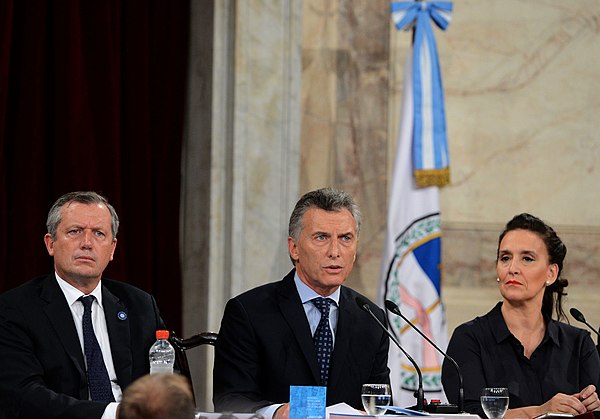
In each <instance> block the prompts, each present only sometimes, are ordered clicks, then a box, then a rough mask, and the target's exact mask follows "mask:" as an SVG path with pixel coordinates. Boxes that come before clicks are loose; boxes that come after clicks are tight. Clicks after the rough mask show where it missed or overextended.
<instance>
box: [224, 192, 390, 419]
mask: <svg viewBox="0 0 600 419" xmlns="http://www.w3.org/2000/svg"><path fill="white" fill-rule="evenodd" d="M360 222H361V217H360V212H359V209H358V206H357V205H356V203H355V202H354V200H353V198H352V197H351V196H350V195H348V194H347V193H345V192H341V191H337V190H334V189H329V188H325V189H319V190H316V191H313V192H309V193H307V194H305V195H304V196H303V197H302V198H300V200H299V201H298V203H297V204H296V206H295V208H294V210H293V212H292V215H291V217H290V223H289V237H288V251H289V255H290V258H291V260H292V263H293V264H294V269H293V270H292V271H291V272H290V273H289V274H288V275H287V276H286V277H285V278H283V280H281V281H278V282H274V283H269V284H266V285H262V286H259V287H257V288H255V289H253V290H250V291H247V292H245V293H243V294H241V295H239V296H237V297H235V298H233V299H231V300H230V301H229V302H228V303H227V305H226V307H225V312H224V315H223V319H222V322H221V328H220V331H219V337H218V339H217V344H216V348H215V349H216V350H215V364H214V376H213V380H214V395H213V401H214V405H215V410H216V411H233V412H254V411H257V412H259V413H261V414H263V415H264V416H265V417H267V418H271V417H274V418H276V419H278V418H287V417H288V416H289V403H288V402H289V388H290V385H299V386H326V387H327V405H333V404H337V403H340V402H345V403H348V404H349V405H351V406H353V407H355V408H357V409H362V403H361V386H362V384H365V383H389V369H388V366H387V359H388V348H389V340H388V336H387V335H386V334H385V333H384V332H383V331H382V330H381V328H380V327H379V326H378V325H377V324H376V323H375V320H374V319H372V318H371V317H370V316H369V315H368V313H365V312H364V311H363V310H361V309H360V308H359V307H358V305H357V303H356V297H357V296H359V294H358V293H357V292H355V291H353V290H352V289H350V288H348V287H345V286H342V284H343V283H344V281H345V280H346V278H347V277H348V275H349V274H350V272H351V270H352V267H353V264H354V261H355V258H356V250H357V245H358V237H359V233H360ZM361 297H362V296H361ZM362 298H364V297H362ZM323 300H327V303H326V304H325V306H326V307H327V309H326V310H325V311H321V307H322V306H323V305H324V304H323ZM365 300H366V299H365ZM369 304H370V307H371V310H372V311H373V312H374V313H375V314H376V315H377V317H378V318H379V319H380V320H381V322H382V323H384V324H385V322H386V320H385V316H384V313H383V311H382V310H381V309H380V308H378V307H377V306H376V305H374V304H373V303H371V302H369ZM327 311H328V314H327V315H325V314H323V315H322V314H321V313H327ZM321 336H325V338H323V339H325V340H326V341H328V342H330V344H329V347H330V348H331V347H332V348H333V350H332V352H331V351H330V350H327V351H326V353H328V355H327V356H326V357H325V359H326V361H325V362H324V363H321V362H320V361H322V360H323V355H321V354H322V353H323V347H322V345H320V342H322V341H323V339H322V338H321ZM331 341H332V342H331Z"/></svg>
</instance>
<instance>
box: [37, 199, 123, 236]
mask: <svg viewBox="0 0 600 419" xmlns="http://www.w3.org/2000/svg"><path fill="white" fill-rule="evenodd" d="M71 202H79V203H81V204H102V205H104V206H105V207H106V208H108V211H109V212H110V219H111V229H112V235H113V240H114V239H116V238H117V232H118V231H119V217H118V216H117V212H116V211H115V209H114V208H113V206H112V205H110V204H109V203H108V200H107V199H106V198H105V197H103V196H102V195H100V194H98V193H96V192H89V191H83V192H81V191H80V192H69V193H67V194H64V195H63V196H61V197H60V198H58V199H57V200H56V202H55V203H54V205H52V208H50V211H49V212H48V218H47V219H46V228H47V229H48V233H49V234H50V236H51V237H52V240H56V232H57V230H58V225H59V224H60V222H61V210H62V208H63V207H64V206H65V205H66V204H70V203H71Z"/></svg>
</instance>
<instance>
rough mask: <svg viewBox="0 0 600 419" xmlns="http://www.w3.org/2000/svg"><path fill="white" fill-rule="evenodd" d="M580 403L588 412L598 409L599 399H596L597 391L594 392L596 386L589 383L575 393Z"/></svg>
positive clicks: (599, 407) (599, 408)
mask: <svg viewBox="0 0 600 419" xmlns="http://www.w3.org/2000/svg"><path fill="white" fill-rule="evenodd" d="M575 397H577V398H578V399H579V400H581V403H583V405H584V406H585V408H586V410H587V411H588V412H593V411H594V410H600V400H598V393H596V386H594V385H593V384H590V385H589V386H587V387H586V388H584V389H583V390H581V391H580V392H579V393H577V394H575Z"/></svg>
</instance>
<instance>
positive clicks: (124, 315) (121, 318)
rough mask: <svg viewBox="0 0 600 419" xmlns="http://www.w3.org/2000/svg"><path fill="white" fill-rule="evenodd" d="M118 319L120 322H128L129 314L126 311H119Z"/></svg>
mask: <svg viewBox="0 0 600 419" xmlns="http://www.w3.org/2000/svg"><path fill="white" fill-rule="evenodd" d="M117 317H118V318H119V320H127V313H125V312H124V311H119V312H118V313H117Z"/></svg>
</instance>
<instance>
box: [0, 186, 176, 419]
mask: <svg viewBox="0 0 600 419" xmlns="http://www.w3.org/2000/svg"><path fill="white" fill-rule="evenodd" d="M47 227H48V233H47V234H46V235H45V237H44V241H45V243H46V248H47V250H48V253H49V254H50V256H52V257H53V258H54V268H55V272H54V273H53V274H51V275H48V276H42V277H38V278H35V279H33V280H31V281H29V282H27V283H25V284H23V285H21V286H19V287H17V288H15V289H12V290H10V291H8V292H6V293H4V294H3V295H1V296H0V335H1V336H2V344H0V406H1V407H0V417H7V418H55V417H56V418H85V419H90V418H101V417H102V418H115V417H116V414H117V413H116V411H117V409H118V404H117V402H114V401H115V400H116V401H118V400H120V397H121V394H122V391H123V390H124V389H125V387H127V386H128V385H129V384H130V383H131V382H132V381H134V380H135V379H136V378H138V377H141V376H142V375H144V374H147V373H148V371H149V361H148V350H149V348H150V346H151V345H152V344H153V342H154V341H155V331H156V330H157V329H163V328H164V324H163V322H162V320H161V318H160V315H159V311H158V308H157V306H156V302H155V300H154V298H153V297H152V296H151V295H149V294H147V293H145V292H144V291H142V290H139V289H137V288H135V287H133V286H131V285H128V284H125V283H122V282H117V281H111V280H109V279H105V278H102V273H103V271H104V269H105V268H106V266H107V265H108V263H109V262H110V261H111V260H112V258H113V254H114V250H115V246H116V243H117V239H116V235H117V230H118V227H119V220H118V217H117V214H116V212H115V210H114V208H113V207H112V206H111V205H110V204H109V203H108V202H107V201H106V199H105V198H104V197H102V196H100V195H98V194H96V193H94V192H73V193H69V194H66V195H64V196H62V197H61V198H59V199H58V200H57V201H56V203H55V204H54V205H53V207H52V208H51V209H50V212H49V214H48V220H47ZM85 296H88V297H87V298H85ZM84 301H87V302H88V303H89V305H87V306H86V303H84Z"/></svg>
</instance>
